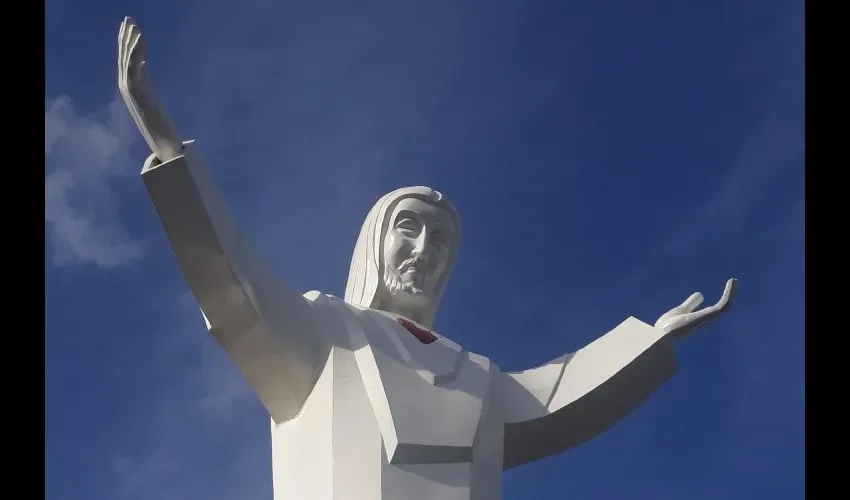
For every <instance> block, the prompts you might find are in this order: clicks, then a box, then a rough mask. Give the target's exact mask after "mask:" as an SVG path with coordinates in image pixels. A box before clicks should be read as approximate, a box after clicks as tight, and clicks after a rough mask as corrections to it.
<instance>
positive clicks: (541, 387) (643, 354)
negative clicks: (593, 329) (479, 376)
mask: <svg viewBox="0 0 850 500" xmlns="http://www.w3.org/2000/svg"><path fill="white" fill-rule="evenodd" d="M734 289H735V280H729V281H728V282H727V284H726V290H725V291H724V294H723V297H722V298H721V299H720V301H719V302H718V303H717V304H715V305H713V306H711V307H707V308H705V309H702V310H699V311H696V310H695V309H696V307H697V306H698V305H699V304H700V302H701V301H702V295H701V294H693V295H691V297H689V298H688V299H687V300H686V301H685V302H684V303H683V304H681V305H680V306H677V307H675V308H673V309H671V310H670V311H668V312H667V313H665V314H664V315H662V316H661V317H660V318H659V319H658V321H656V323H655V326H651V325H648V324H646V323H644V322H642V321H640V320H638V319H636V318H634V317H631V318H628V319H627V320H625V321H624V322H622V323H620V325H618V326H617V327H616V328H614V329H613V330H611V331H610V332H608V333H607V334H605V335H603V336H602V337H600V338H599V339H597V340H596V341H594V342H592V343H590V344H589V345H587V346H586V347H584V348H582V349H579V350H578V351H576V352H574V353H572V354H568V355H565V356H562V357H560V358H558V359H555V360H553V361H551V362H549V363H547V364H545V365H542V366H539V367H537V368H532V369H530V370H525V371H522V372H513V373H504V374H501V377H500V379H499V382H498V384H497V388H496V394H495V399H496V400H497V401H498V405H499V409H500V411H501V412H502V415H503V418H504V420H505V447H504V461H503V466H504V468H506V469H508V468H511V467H516V466H518V465H522V464H524V463H526V462H530V461H533V460H536V459H539V458H543V457H547V456H550V455H554V454H556V453H560V452H562V451H564V450H566V449H567V448H570V447H573V446H576V445H578V444H580V443H582V442H584V441H586V440H588V439H590V438H592V437H594V436H595V435H597V434H599V433H601V432H602V431H604V430H606V429H608V428H609V427H611V426H612V425H614V424H615V423H617V422H618V421H619V420H620V419H622V418H623V417H625V416H626V415H628V414H629V413H630V412H631V411H632V410H633V409H634V408H636V407H637V406H638V405H639V404H640V403H641V402H642V401H643V400H645V399H646V398H647V397H648V396H649V395H650V394H652V393H653V392H654V391H655V390H656V389H657V388H658V387H660V386H661V384H663V383H664V382H665V381H666V380H667V379H668V378H670V377H671V376H672V375H673V374H674V373H675V371H676V366H677V365H676V357H675V352H674V349H673V342H674V341H675V340H677V339H680V338H682V337H683V336H684V335H686V334H687V333H690V332H692V331H693V330H694V329H696V328H698V327H704V326H705V325H707V324H708V323H709V322H711V321H712V320H714V319H716V318H717V317H718V316H719V315H720V314H722V313H723V312H725V311H726V310H727V309H728V307H729V305H730V304H731V298H732V296H733V294H734Z"/></svg>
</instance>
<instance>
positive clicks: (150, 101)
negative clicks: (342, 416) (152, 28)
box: [118, 17, 181, 161]
mask: <svg viewBox="0 0 850 500" xmlns="http://www.w3.org/2000/svg"><path fill="white" fill-rule="evenodd" d="M118 89H119V90H120V92H121V96H122V97H123V98H124V103H125V104H126V105H127V109H128V111H130V115H131V116H132V117H133V121H134V122H136V126H137V127H138V128H139V131H140V132H141V133H142V137H143V138H144V139H145V142H146V143H147V144H148V146H149V147H150V149H151V151H153V153H154V154H155V155H156V157H157V158H159V159H160V160H161V161H168V160H170V159H172V158H175V157H177V156H178V155H179V154H180V148H181V145H180V139H179V137H177V134H176V133H175V131H174V128H173V127H172V125H171V123H170V122H169V120H168V118H167V117H166V115H165V112H164V110H163V109H162V108H161V106H160V105H159V103H158V102H157V101H156V99H155V97H154V93H153V87H152V85H151V81H150V74H149V72H148V68H147V65H146V62H145V45H144V40H143V39H142V32H141V30H140V29H139V27H138V26H136V23H135V22H134V21H133V19H132V18H130V17H125V18H124V21H123V22H122V23H121V28H120V29H119V30H118Z"/></svg>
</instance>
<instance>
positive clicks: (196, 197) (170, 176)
mask: <svg viewBox="0 0 850 500" xmlns="http://www.w3.org/2000/svg"><path fill="white" fill-rule="evenodd" d="M142 63H143V52H142V45H141V34H140V33H139V31H138V27H136V26H135V24H133V22H132V20H131V19H129V18H128V19H125V20H124V23H122V25H121V32H120V34H119V88H120V89H121V93H122V95H123V96H124V99H125V102H126V103H127V106H128V108H129V109H130V113H131V115H133V118H134V120H135V121H136V123H137V125H138V126H139V128H140V130H142V135H143V136H144V137H145V140H146V141H147V142H148V144H149V145H150V146H151V149H152V150H153V154H152V155H151V156H150V157H149V158H148V160H147V162H146V163H145V166H144V168H143V170H142V180H143V182H144V184H145V187H146V188H147V191H148V194H149V196H150V198H151V201H152V202H153V206H154V208H155V209H156V212H157V214H158V215H159V219H160V221H161V223H162V226H163V229H164V230H165V233H166V235H167V237H168V240H169V242H170V243H171V247H172V249H173V251H174V255H175V256H176V258H177V262H178V264H179V266H180V270H181V271H182V273H183V277H184V278H185V280H186V282H187V284H188V285H189V288H190V289H191V291H192V293H193V295H194V296H195V298H196V299H197V301H198V303H199V305H200V307H201V311H202V313H203V315H204V319H205V320H206V322H207V327H208V328H209V330H210V332H211V333H212V334H213V335H214V336H215V338H216V339H217V340H218V342H219V343H220V344H221V345H222V347H223V348H224V349H225V350H226V351H227V353H228V354H229V356H230V358H231V359H232V360H233V361H234V363H235V364H236V365H237V366H238V367H239V368H240V370H241V371H242V372H243V374H244V375H245V377H246V379H247V381H248V383H249V384H250V385H251V386H252V387H253V389H254V390H255V391H256V393H257V395H258V396H259V397H260V399H261V400H262V402H263V404H264V405H265V406H266V408H267V409H268V411H269V413H270V414H271V416H272V418H273V419H274V420H275V421H276V422H283V421H285V420H288V419H290V418H292V417H293V416H294V415H296V414H297V413H298V411H299V410H300V408H301V405H302V404H303V402H304V401H305V399H306V398H307V396H308V395H309V393H310V391H311V390H312V387H313V384H314V383H315V380H316V377H317V375H318V372H319V369H320V367H321V363H323V361H324V359H325V358H326V356H327V352H328V351H327V350H328V346H327V344H326V342H325V340H324V339H323V338H322V337H321V332H320V328H318V325H317V322H318V321H319V320H320V318H319V316H318V314H316V311H315V308H316V307H317V306H315V305H314V303H313V302H312V301H310V300H308V299H307V298H305V297H303V296H301V295H299V294H298V293H295V292H293V291H291V290H289V289H288V288H287V287H285V286H284V285H283V284H282V283H281V282H280V281H279V280H278V279H277V278H276V277H275V276H274V275H273V273H272V272H270V270H269V269H268V268H266V267H265V265H264V263H263V262H262V260H261V259H260V258H259V256H258V255H257V254H256V253H255V251H254V250H253V248H251V246H250V245H248V244H247V243H246V241H245V240H244V238H243V237H242V235H241V234H240V233H239V231H238V230H237V228H236V226H235V224H234V221H233V218H232V217H231V215H230V213H229V210H228V208H227V205H226V203H225V201H224V198H223V197H222V195H221V192H220V191H219V190H218V188H217V186H216V184H215V182H214V181H213V178H212V175H211V173H210V172H209V170H207V169H206V168H205V167H204V166H203V164H202V163H201V161H200V160H199V158H198V157H197V155H196V154H195V152H194V150H193V147H192V142H191V141H189V142H186V143H183V144H182V145H181V144H180V142H179V140H177V139H176V133H175V132H174V128H173V127H172V126H171V125H170V122H169V121H168V120H167V119H166V118H165V114H164V113H163V111H162V109H161V108H160V107H159V105H158V103H157V102H156V101H155V99H154V98H153V96H152V91H151V89H150V87H149V83H148V78H147V73H146V69H145V68H144V65H143V64H142Z"/></svg>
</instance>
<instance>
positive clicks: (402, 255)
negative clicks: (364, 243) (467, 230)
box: [383, 198, 457, 301]
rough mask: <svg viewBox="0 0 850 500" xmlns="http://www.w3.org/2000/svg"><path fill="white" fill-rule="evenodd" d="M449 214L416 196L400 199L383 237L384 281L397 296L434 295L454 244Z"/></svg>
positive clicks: (417, 297) (419, 297)
mask: <svg viewBox="0 0 850 500" xmlns="http://www.w3.org/2000/svg"><path fill="white" fill-rule="evenodd" d="M456 234H457V233H456V228H455V224H454V220H453V219H452V216H451V215H450V214H449V213H448V212H447V211H446V210H443V209H442V208H440V207H437V206H435V205H432V204H431V203H428V202H427V201H423V200H420V199H418V198H404V199H402V200H401V201H399V202H398V203H397V204H396V206H395V208H394V209H393V213H392V214H391V218H390V225H389V228H388V229H387V234H386V236H385V238H384V249H383V252H384V285H385V286H386V288H387V290H388V291H389V292H390V294H391V295H392V296H393V297H394V298H397V299H399V300H406V301H422V300H427V299H428V298H430V297H433V296H434V293H435V292H436V291H437V285H438V283H439V281H440V277H441V276H442V275H443V273H445V272H446V267H447V265H448V262H449V258H450V257H451V253H452V250H453V248H454V247H455V238H456Z"/></svg>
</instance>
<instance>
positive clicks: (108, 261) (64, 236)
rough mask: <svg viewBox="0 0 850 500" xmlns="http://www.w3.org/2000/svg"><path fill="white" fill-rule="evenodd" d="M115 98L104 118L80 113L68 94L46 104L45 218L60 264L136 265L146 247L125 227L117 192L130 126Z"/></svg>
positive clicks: (130, 136) (126, 166) (131, 133)
mask: <svg viewBox="0 0 850 500" xmlns="http://www.w3.org/2000/svg"><path fill="white" fill-rule="evenodd" d="M122 106H123V104H122V102H121V100H120V98H115V99H113V100H112V102H110V104H109V105H108V106H107V107H106V110H105V111H104V112H103V113H101V116H84V115H80V114H78V113H77V112H76V110H75V109H74V103H73V102H72V100H71V98H70V97H68V96H64V95H63V96H60V97H58V98H56V99H53V100H49V99H48V100H46V101H45V111H44V155H45V162H46V165H47V170H46V172H45V177H44V220H45V223H46V225H47V229H48V236H49V239H50V244H51V247H52V251H53V253H52V258H53V263H54V264H55V265H57V266H62V265H72V264H95V265H97V266H99V267H100V268H103V269H110V268H113V267H115V266H119V265H122V264H126V263H128V262H132V261H134V260H136V259H138V258H140V257H141V256H142V253H143V252H142V250H143V246H142V243H141V242H139V241H134V240H133V239H131V237H130V236H129V235H128V234H127V232H126V231H125V230H124V229H123V228H122V226H121V224H120V220H119V217H118V214H117V212H118V208H119V207H118V203H117V200H116V196H115V191H114V186H113V184H114V181H115V180H116V178H119V177H122V176H126V175H127V174H128V173H129V172H131V171H132V168H129V162H128V157H129V149H130V147H131V145H132V143H133V140H134V133H135V131H134V130H133V126H132V123H131V122H130V120H129V117H128V116H127V112H126V111H125V110H124V109H123V108H122Z"/></svg>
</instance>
